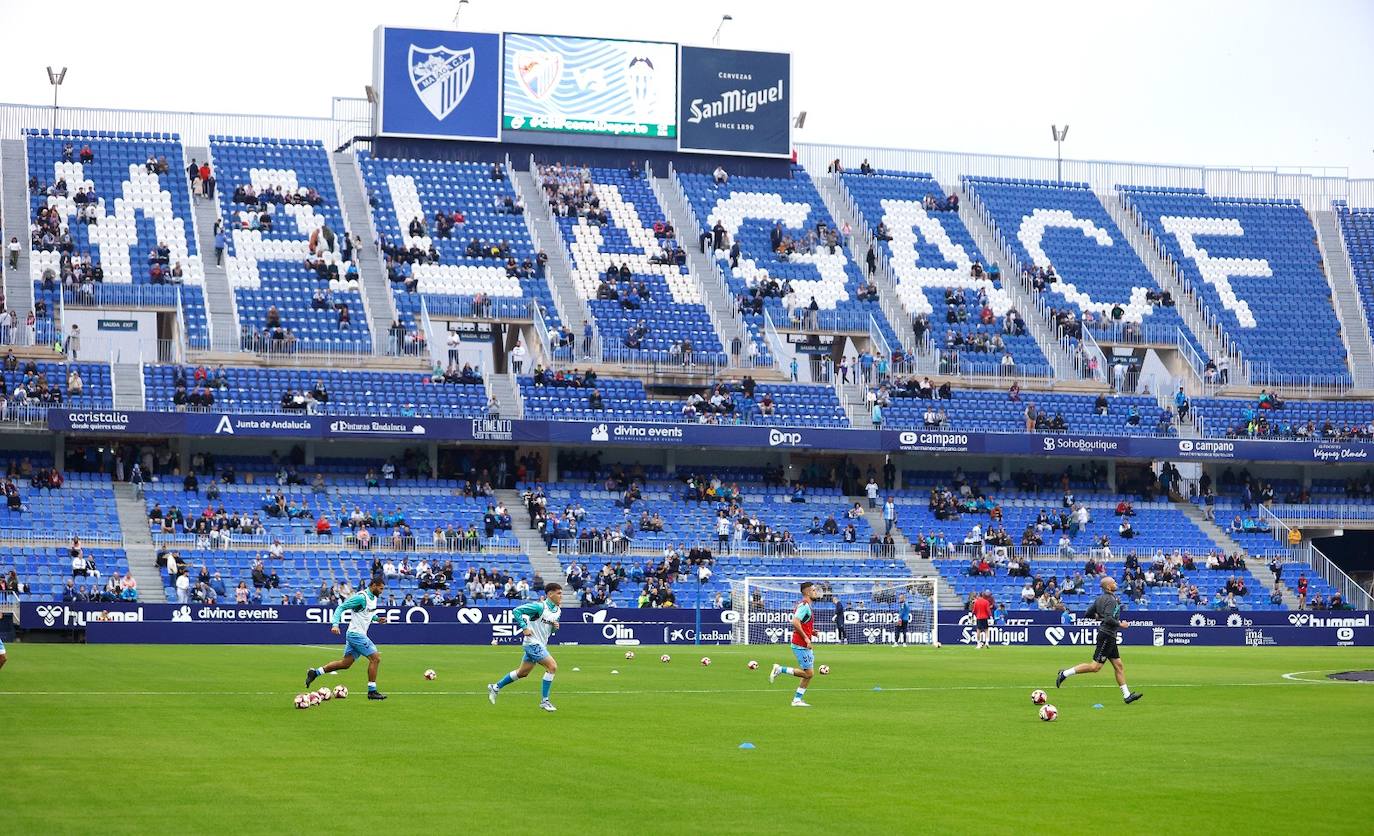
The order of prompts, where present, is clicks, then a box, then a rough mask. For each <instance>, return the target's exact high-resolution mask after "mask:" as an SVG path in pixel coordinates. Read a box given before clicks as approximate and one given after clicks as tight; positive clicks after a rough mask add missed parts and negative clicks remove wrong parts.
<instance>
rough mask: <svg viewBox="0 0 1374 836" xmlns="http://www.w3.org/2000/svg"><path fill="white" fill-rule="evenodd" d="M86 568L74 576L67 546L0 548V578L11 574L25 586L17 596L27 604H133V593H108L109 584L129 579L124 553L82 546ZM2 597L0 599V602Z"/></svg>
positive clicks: (69, 549)
mask: <svg viewBox="0 0 1374 836" xmlns="http://www.w3.org/2000/svg"><path fill="white" fill-rule="evenodd" d="M81 556H82V560H83V561H84V562H86V564H87V567H86V568H85V569H84V570H82V573H81V574H77V573H75V572H74V571H73V569H72V554H71V547H70V546H12V545H4V546H0V574H6V575H7V574H8V573H9V572H11V571H13V572H14V574H15V576H16V578H17V580H18V581H19V582H20V583H21V584H22V585H23V586H24V592H23V593H22V594H21V595H20V596H19V597H20V598H21V599H22V600H28V601H115V600H122V601H136V600H138V592H137V581H132V582H131V583H132V584H133V590H134V591H133V592H132V593H125V592H124V589H125V588H128V587H127V585H121V586H119V587H118V590H119V591H118V593H116V592H115V591H113V590H109V591H107V587H108V586H109V584H110V582H111V581H114V582H116V583H119V582H120V581H122V579H123V578H124V577H126V576H128V575H129V561H128V557H127V556H126V555H125V553H124V550H123V549H114V548H102V547H90V546H85V545H82V546H81ZM3 597H4V596H2V595H0V599H2V598H3Z"/></svg>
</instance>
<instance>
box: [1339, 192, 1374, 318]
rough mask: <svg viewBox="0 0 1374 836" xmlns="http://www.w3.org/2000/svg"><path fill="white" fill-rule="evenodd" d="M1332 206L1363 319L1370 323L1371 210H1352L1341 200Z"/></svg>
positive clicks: (1373, 307) (1373, 287) (1373, 279)
mask: <svg viewBox="0 0 1374 836" xmlns="http://www.w3.org/2000/svg"><path fill="white" fill-rule="evenodd" d="M1334 208H1335V210H1336V214H1337V216H1338V217H1339V219H1340V224H1341V237H1342V238H1344V239H1345V249H1346V253H1347V254H1348V255H1349V256H1350V269H1351V271H1352V272H1353V274H1354V278H1355V288H1356V290H1358V291H1359V294H1360V301H1361V302H1362V303H1364V311H1365V318H1366V319H1367V320H1369V321H1370V322H1371V323H1374V209H1358V208H1356V209H1352V208H1350V207H1349V206H1346V205H1344V204H1341V203H1338V204H1336V205H1335V207H1334ZM1371 327H1374V325H1372V326H1371Z"/></svg>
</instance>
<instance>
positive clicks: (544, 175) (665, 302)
mask: <svg viewBox="0 0 1374 836" xmlns="http://www.w3.org/2000/svg"><path fill="white" fill-rule="evenodd" d="M538 171H539V178H540V183H541V186H542V187H543V189H544V193H545V194H546V195H548V197H549V202H550V204H551V206H552V207H553V212H554V217H555V218H556V219H557V223H558V227H559V230H560V231H561V232H562V234H563V240H564V242H565V243H566V244H567V246H568V250H569V252H570V253H571V254H572V265H573V272H572V281H573V285H574V286H575V287H576V290H577V292H578V294H579V295H581V296H582V298H583V299H586V300H587V303H588V307H589V308H590V309H591V312H592V315H593V316H594V317H595V318H596V322H597V327H598V330H599V331H600V333H601V334H602V336H603V339H605V340H606V345H605V347H604V351H605V353H606V354H607V355H608V359H612V358H625V359H639V358H640V357H648V358H652V359H654V360H657V361H660V362H661V361H667V360H671V359H673V358H674V357H680V356H681V355H682V354H683V353H684V349H686V352H685V353H687V354H693V353H701V354H708V355H716V356H719V354H720V352H721V341H720V336H719V335H718V334H717V333H716V331H715V327H714V326H713V325H712V324H711V318H710V315H709V314H708V313H707V312H706V307H705V306H704V305H703V304H702V299H701V290H700V288H698V287H697V284H696V282H695V281H694V280H693V279H692V277H691V276H690V275H689V274H688V272H687V269H686V267H685V265H686V261H687V256H686V253H685V252H684V251H683V247H685V246H687V245H689V244H690V243H691V242H690V241H686V242H684V241H683V240H681V239H680V237H679V236H680V235H681V234H682V233H686V234H687V235H688V236H689V238H694V237H696V236H695V235H694V234H693V232H692V231H691V230H681V231H679V230H672V229H669V228H668V227H667V220H666V215H665V213H664V211H663V208H662V207H661V206H660V205H659V203H658V199H657V198H656V197H654V193H653V190H652V189H651V188H650V186H649V182H648V181H647V180H645V179H644V178H643V177H642V176H631V174H630V173H629V172H628V171H626V170H622V169H608V168H592V169H585V168H582V169H580V168H576V167H569V166H564V165H562V164H554V165H542V166H540V167H539V169H538ZM641 327H642V328H643V329H646V332H645V333H644V334H643V336H639V337H637V338H635V339H631V332H632V331H635V329H637V328H641ZM721 361H722V362H723V358H721Z"/></svg>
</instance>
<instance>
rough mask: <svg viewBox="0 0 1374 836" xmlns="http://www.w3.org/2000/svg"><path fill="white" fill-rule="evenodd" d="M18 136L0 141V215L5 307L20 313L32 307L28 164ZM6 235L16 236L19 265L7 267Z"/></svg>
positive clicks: (21, 317) (0, 251)
mask: <svg viewBox="0 0 1374 836" xmlns="http://www.w3.org/2000/svg"><path fill="white" fill-rule="evenodd" d="M28 158H29V155H28V151H27V149H26V148H25V145H24V140H22V139H4V140H0V189H3V193H2V194H0V214H3V215H4V241H3V242H0V253H3V258H4V265H5V306H6V307H8V308H9V309H11V310H15V311H18V312H19V321H20V323H21V324H22V323H23V321H24V314H25V313H26V312H28V311H30V310H32V309H33V277H32V276H31V275H30V274H29V163H28ZM10 238H18V239H19V265H18V266H17V267H15V268H13V269H11V268H10V260H9V259H10V253H9V244H10Z"/></svg>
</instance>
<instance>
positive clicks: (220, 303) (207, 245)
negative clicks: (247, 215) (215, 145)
mask: <svg viewBox="0 0 1374 836" xmlns="http://www.w3.org/2000/svg"><path fill="white" fill-rule="evenodd" d="M186 156H187V157H189V158H191V159H196V160H201V161H202V162H203V161H205V160H208V159H210V149H209V148H187V149H186ZM211 166H212V167H213V166H214V162H213V161H211ZM225 187H228V188H231V189H232V188H233V186H231V185H229V184H227V183H216V186H215V188H216V189H222V188H225ZM191 206H192V208H193V209H194V210H195V216H196V245H197V247H198V248H199V250H200V258H201V261H202V262H203V263H204V264H205V290H204V293H205V312H206V314H207V316H208V317H209V320H210V345H209V346H196V345H193V346H189V348H191V349H202V350H203V349H206V348H209V349H212V350H214V351H238V350H239V348H240V346H241V341H240V339H239V315H238V301H237V300H236V299H235V298H234V291H233V289H232V288H230V286H229V274H228V273H227V272H225V269H224V267H223V265H216V264H215V222H216V221H217V220H219V198H218V197H216V198H214V199H212V200H202V199H201V198H198V197H192V198H191ZM228 258H229V256H228V255H227V254H226V255H225V259H226V261H227V260H228Z"/></svg>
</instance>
